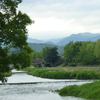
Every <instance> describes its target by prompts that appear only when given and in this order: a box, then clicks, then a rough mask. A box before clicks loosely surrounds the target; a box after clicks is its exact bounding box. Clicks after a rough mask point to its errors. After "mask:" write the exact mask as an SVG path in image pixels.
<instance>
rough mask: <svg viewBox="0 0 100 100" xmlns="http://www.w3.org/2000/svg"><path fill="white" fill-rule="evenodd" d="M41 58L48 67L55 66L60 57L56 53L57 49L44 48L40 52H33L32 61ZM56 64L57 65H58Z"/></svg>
mask: <svg viewBox="0 0 100 100" xmlns="http://www.w3.org/2000/svg"><path fill="white" fill-rule="evenodd" d="M37 58H41V59H43V60H45V61H46V62H47V63H48V64H50V65H52V66H53V65H55V64H56V62H57V61H58V62H59V59H60V56H59V55H58V52H57V47H47V46H46V47H44V48H43V49H42V50H41V51H40V52H33V54H32V59H37ZM58 62H57V63H58Z"/></svg>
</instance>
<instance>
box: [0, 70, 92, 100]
mask: <svg viewBox="0 0 100 100" xmlns="http://www.w3.org/2000/svg"><path fill="white" fill-rule="evenodd" d="M14 71H15V70H14ZM15 72H16V71H15ZM90 82H92V81H91V80H54V79H43V78H39V77H34V76H31V75H27V74H26V73H23V72H17V73H15V74H13V75H12V76H11V77H9V78H8V82H7V83H8V84H6V85H0V100H86V99H82V98H76V97H72V96H67V97H62V96H60V95H59V94H58V93H56V92H52V91H54V90H57V89H61V88H63V87H65V86H68V85H73V84H77V85H81V84H85V83H90Z"/></svg>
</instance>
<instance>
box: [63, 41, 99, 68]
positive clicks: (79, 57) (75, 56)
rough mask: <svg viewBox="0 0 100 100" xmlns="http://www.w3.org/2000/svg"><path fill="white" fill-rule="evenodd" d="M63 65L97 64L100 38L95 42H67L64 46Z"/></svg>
mask: <svg viewBox="0 0 100 100" xmlns="http://www.w3.org/2000/svg"><path fill="white" fill-rule="evenodd" d="M63 55H64V58H65V61H64V62H65V65H71V66H76V65H77V64H79V63H81V64H82V65H99V64H100V39H98V40H97V41H96V42H91V41H84V42H79V41H78V42H75V43H73V41H71V42H69V43H68V44H67V45H66V46H65V47H64V54H63Z"/></svg>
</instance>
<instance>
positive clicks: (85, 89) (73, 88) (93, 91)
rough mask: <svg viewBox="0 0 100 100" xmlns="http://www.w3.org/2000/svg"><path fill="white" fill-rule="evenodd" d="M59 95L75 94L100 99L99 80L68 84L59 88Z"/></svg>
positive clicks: (95, 99)
mask: <svg viewBox="0 0 100 100" xmlns="http://www.w3.org/2000/svg"><path fill="white" fill-rule="evenodd" d="M59 94H60V95H61V96H76V97H81V98H86V99H92V100H100V81H95V82H93V83H87V84H83V85H81V86H77V85H70V86H67V87H64V88H62V89H61V90H59Z"/></svg>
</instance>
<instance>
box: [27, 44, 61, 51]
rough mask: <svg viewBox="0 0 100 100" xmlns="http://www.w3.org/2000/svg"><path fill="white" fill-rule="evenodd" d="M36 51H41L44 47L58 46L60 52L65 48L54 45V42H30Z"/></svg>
mask: <svg viewBox="0 0 100 100" xmlns="http://www.w3.org/2000/svg"><path fill="white" fill-rule="evenodd" d="M28 46H30V47H31V48H32V49H33V50H34V51H36V52H40V51H41V50H42V49H43V48H44V47H46V46H47V47H55V46H56V47H57V51H58V52H59V53H60V52H61V51H62V50H63V46H58V45H53V44H46V43H28Z"/></svg>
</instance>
